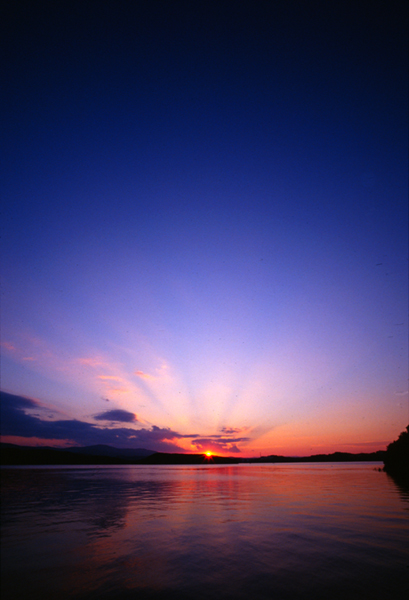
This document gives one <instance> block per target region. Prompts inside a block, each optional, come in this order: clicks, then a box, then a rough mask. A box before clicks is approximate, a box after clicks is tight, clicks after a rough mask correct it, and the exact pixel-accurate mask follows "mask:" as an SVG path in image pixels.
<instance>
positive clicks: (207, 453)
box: [205, 450, 212, 458]
mask: <svg viewBox="0 0 409 600" xmlns="http://www.w3.org/2000/svg"><path fill="white" fill-rule="evenodd" d="M205 455H206V456H207V457H208V458H210V457H211V455H212V453H211V452H210V450H208V451H207V452H205Z"/></svg>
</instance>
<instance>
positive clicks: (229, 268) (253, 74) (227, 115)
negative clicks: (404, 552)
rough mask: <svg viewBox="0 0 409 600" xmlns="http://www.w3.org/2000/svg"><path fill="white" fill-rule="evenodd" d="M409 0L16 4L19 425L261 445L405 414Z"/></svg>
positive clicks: (59, 440) (247, 447) (160, 442)
mask: <svg viewBox="0 0 409 600" xmlns="http://www.w3.org/2000/svg"><path fill="white" fill-rule="evenodd" d="M407 10H408V9H407V3H406V2H398V1H394V0H392V1H390V2H378V3H368V2H360V1H356V2H342V3H339V4H337V3H335V6H334V3H328V2H314V1H312V2H308V3H306V2H293V1H291V0H287V1H285V2H284V1H283V2H281V1H278V2H263V1H261V0H259V1H257V2H224V1H220V2H211V1H210V2H199V1H198V2H194V3H186V2H178V1H168V2H161V1H158V2H155V3H152V2H136V3H129V2H121V1H116V2H111V1H101V2H97V3H91V2H76V1H75V0H74V1H71V2H64V1H61V2H57V3H56V2H43V1H41V0H40V1H39V2H36V3H30V2H20V1H19V0H16V1H15V2H13V3H9V4H8V6H6V8H5V15H4V17H3V18H2V27H3V28H4V31H3V34H2V38H3V40H4V44H5V53H4V59H3V74H4V80H5V84H6V85H5V90H6V93H5V96H4V99H3V110H2V115H3V139H4V143H3V148H4V153H3V158H2V173H1V181H2V183H1V187H2V206H3V208H2V214H1V227H2V231H1V251H2V288H1V344H2V356H1V387H2V390H3V391H4V392H5V394H4V397H3V400H2V406H4V414H5V415H9V417H7V419H5V418H4V417H3V418H2V431H1V433H2V435H3V439H4V440H8V441H12V440H14V441H18V442H19V443H53V444H73V443H75V444H81V445H82V444H88V443H89V444H91V443H111V444H113V445H115V444H116V445H118V446H135V447H140V446H144V447H148V448H152V449H158V450H159V449H161V450H164V449H165V450H166V449H168V450H172V451H174V450H175V448H176V449H177V448H178V447H179V448H181V449H183V450H184V451H192V452H193V451H197V450H200V451H201V450H206V449H214V450H215V451H218V452H220V453H227V454H228V453H231V452H237V451H239V450H240V451H241V452H242V454H243V455H252V454H258V453H270V454H271V453H282V454H291V453H293V454H294V453H304V454H310V453H314V452H315V453H317V452H321V451H335V450H349V451H360V450H362V448H367V449H369V450H376V449H381V448H384V447H385V445H386V443H388V442H390V441H392V440H393V439H395V438H396V437H397V435H398V434H399V432H400V431H402V430H403V429H404V428H405V426H406V425H407V423H408V420H409V404H408V402H409V401H408V368H407V353H408V345H407V339H408V337H407V334H408V319H407V315H408V310H407V300H408V284H407V282H408V234H407V225H408V220H407V179H408V169H407V167H408V162H407V156H408V154H407V145H408V141H407V140H408V128H407V30H406V23H407ZM115 436H116V437H115ZM132 436H133V437H132ZM97 440H99V441H97ZM104 440H105V441H104Z"/></svg>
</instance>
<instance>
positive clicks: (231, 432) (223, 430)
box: [220, 427, 244, 435]
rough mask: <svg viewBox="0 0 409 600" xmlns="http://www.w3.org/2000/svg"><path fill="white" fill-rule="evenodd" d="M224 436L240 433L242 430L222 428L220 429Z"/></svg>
mask: <svg viewBox="0 0 409 600" xmlns="http://www.w3.org/2000/svg"><path fill="white" fill-rule="evenodd" d="M220 431H222V432H223V433H224V434H225V435H233V434H235V433H241V432H242V431H244V429H239V428H238V427H222V429H220Z"/></svg>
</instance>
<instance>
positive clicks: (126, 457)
mask: <svg viewBox="0 0 409 600" xmlns="http://www.w3.org/2000/svg"><path fill="white" fill-rule="evenodd" d="M384 456H385V451H378V452H371V453H360V454H351V453H349V452H334V453H333V454H315V455H313V456H302V457H294V456H292V457H289V456H278V455H270V456H262V457H260V458H238V457H225V456H216V455H213V456H211V457H210V458H208V457H207V456H205V455H204V454H168V453H165V452H154V451H153V450H147V449H145V448H115V447H113V446H106V445H97V446H82V447H81V446H76V447H70V448H50V447H45V446H17V445H15V444H6V443H2V444H1V445H0V458H1V464H2V465H121V464H122V465H124V464H125V465H126V464H144V465H181V464H183V465H198V464H238V463H296V462H352V461H382V460H384Z"/></svg>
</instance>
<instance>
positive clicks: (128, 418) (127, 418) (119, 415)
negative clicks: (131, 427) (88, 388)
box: [94, 409, 138, 423]
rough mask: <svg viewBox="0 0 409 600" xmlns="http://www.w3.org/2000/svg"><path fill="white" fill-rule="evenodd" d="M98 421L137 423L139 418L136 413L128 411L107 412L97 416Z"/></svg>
mask: <svg viewBox="0 0 409 600" xmlns="http://www.w3.org/2000/svg"><path fill="white" fill-rule="evenodd" d="M94 419H96V420H97V421H117V422H118V423H135V422H136V421H137V420H138V418H137V416H136V415H135V414H134V413H131V412H128V411H127V410H120V409H117V410H107V411H105V412H103V413H99V414H98V415H95V417H94Z"/></svg>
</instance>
